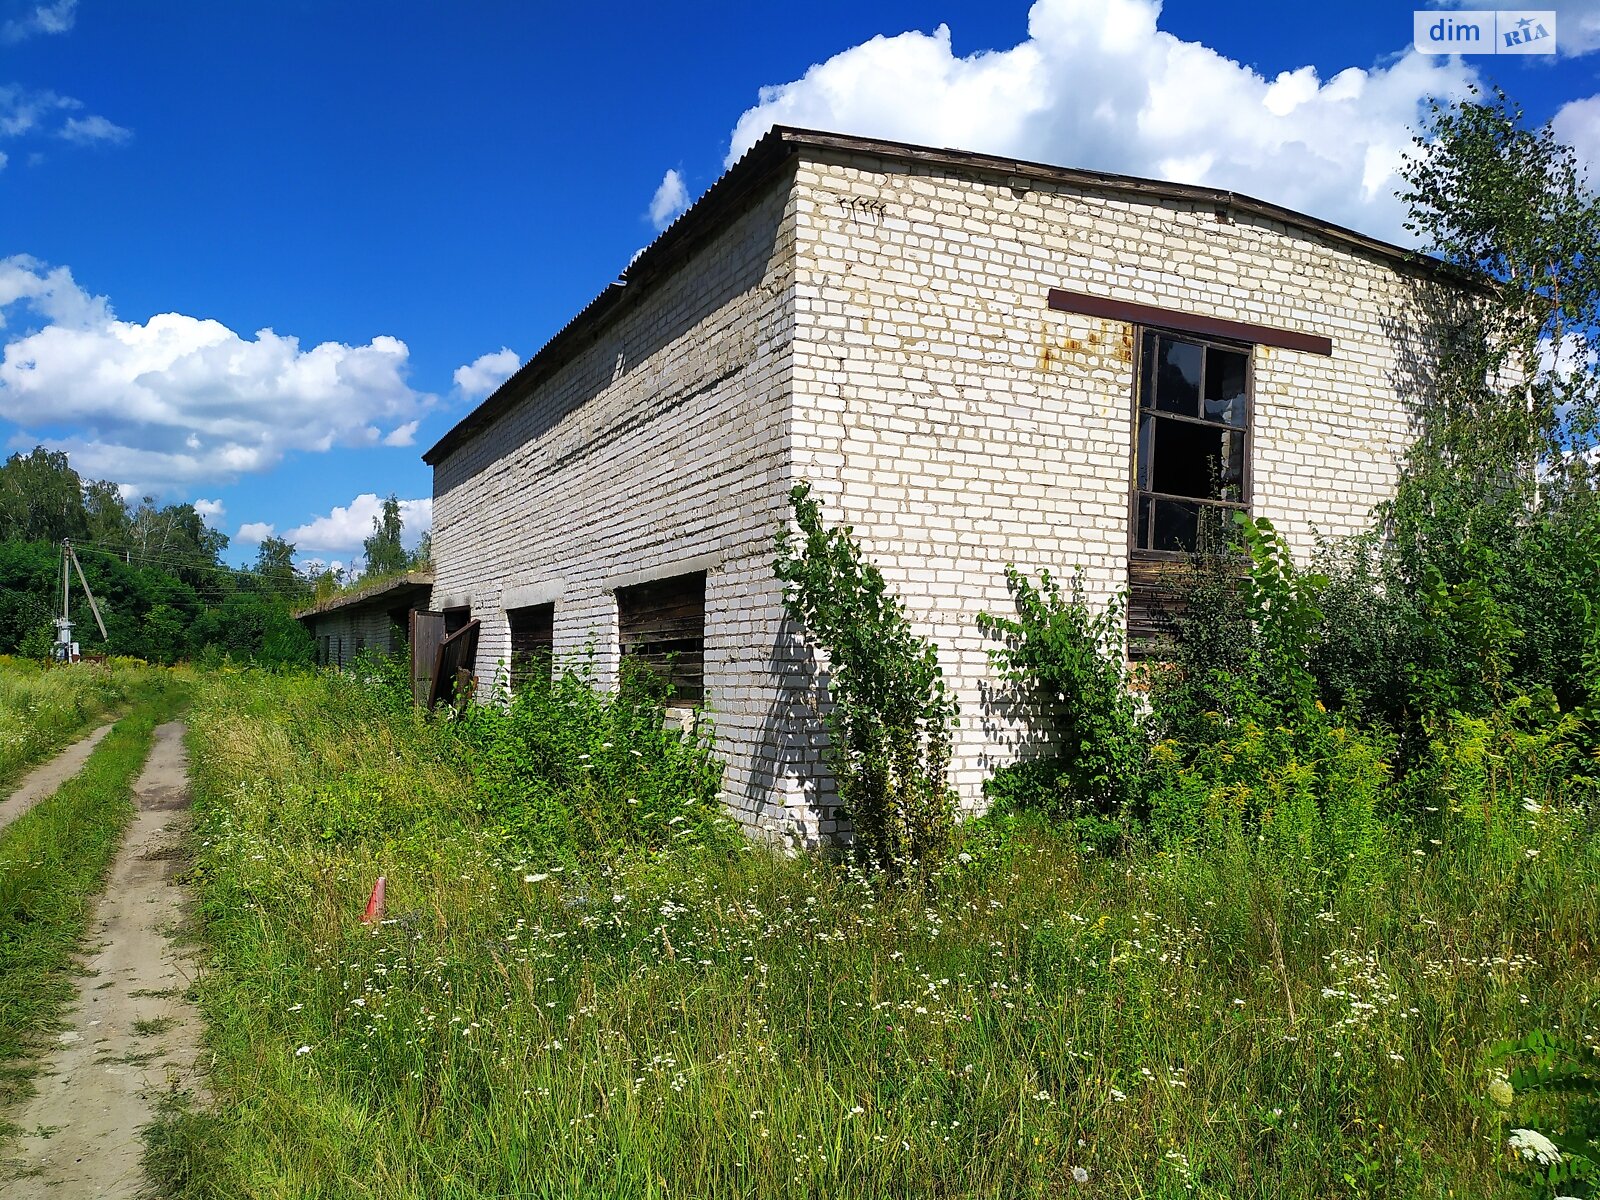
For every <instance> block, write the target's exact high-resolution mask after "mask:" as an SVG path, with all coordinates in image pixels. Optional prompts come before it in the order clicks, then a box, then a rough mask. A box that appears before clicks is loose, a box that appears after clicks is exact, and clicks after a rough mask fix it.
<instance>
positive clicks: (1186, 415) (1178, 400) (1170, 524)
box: [1133, 330, 1250, 555]
mask: <svg viewBox="0 0 1600 1200" xmlns="http://www.w3.org/2000/svg"><path fill="white" fill-rule="evenodd" d="M1137 390H1138V398H1139V413H1138V438H1137V442H1136V445H1135V446H1134V467H1133V477H1134V493H1135V494H1134V512H1133V520H1134V531H1133V549H1134V550H1135V551H1136V552H1144V553H1147V554H1155V555H1182V554H1193V553H1195V552H1197V551H1199V550H1201V549H1203V548H1205V547H1206V546H1207V545H1208V544H1209V543H1210V538H1211V535H1212V534H1213V533H1214V532H1217V531H1224V530H1226V528H1227V526H1228V525H1229V524H1230V523H1231V522H1232V520H1233V514H1234V513H1235V512H1241V511H1245V510H1246V509H1247V508H1248V507H1249V501H1250V496H1249V464H1250V449H1249V438H1250V430H1249V408H1250V353H1249V351H1248V350H1246V349H1243V348H1241V347H1237V346H1227V345H1221V344H1218V343H1215V342H1204V341H1198V340H1196V339H1193V338H1182V337H1175V336H1174V335H1172V334H1170V333H1161V332H1158V331H1156V330H1145V331H1144V332H1143V334H1142V342H1141V346H1140V355H1139V381H1138V386H1137Z"/></svg>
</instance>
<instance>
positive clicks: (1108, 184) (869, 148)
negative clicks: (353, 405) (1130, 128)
mask: <svg viewBox="0 0 1600 1200" xmlns="http://www.w3.org/2000/svg"><path fill="white" fill-rule="evenodd" d="M805 149H811V150H817V151H825V152H832V153H837V154H863V155H868V156H873V157H877V158H885V159H891V160H898V161H901V162H909V163H925V164H929V165H932V166H939V167H944V168H948V169H952V170H964V171H975V172H980V173H985V174H995V175H1000V176H1007V177H1011V178H1021V179H1026V180H1034V181H1038V182H1041V183H1062V184H1067V185H1069V186H1072V187H1077V188H1082V189H1085V190H1098V191H1101V192H1111V193H1113V194H1118V195H1127V196H1135V197H1140V198H1145V199H1157V200H1175V201H1182V202H1187V203H1195V204H1210V205H1215V206H1216V207H1218V208H1221V209H1226V210H1228V211H1229V212H1239V213H1249V214H1251V215H1253V216H1257V217H1261V218H1264V219H1266V220H1271V221H1276V222H1278V223H1279V224H1282V225H1285V226H1288V227H1289V228H1292V229H1298V230H1301V231H1303V232H1306V233H1311V234H1314V235H1316V236H1320V237H1325V238H1327V239H1328V240H1330V241H1333V242H1337V243H1340V244H1342V245H1344V246H1347V247H1349V248H1351V249H1353V250H1356V251H1358V252H1361V253H1365V254H1368V255H1371V256H1373V257H1376V258H1378V259H1380V260H1382V261H1384V262H1387V263H1388V264H1389V265H1391V266H1393V267H1394V268H1396V269H1397V270H1401V271H1405V272H1408V273H1411V274H1417V275H1422V276H1424V277H1430V278H1436V279H1439V280H1441V281H1443V282H1447V283H1452V284H1455V285H1457V286H1467V287H1474V288H1481V289H1484V290H1488V289H1487V285H1485V284H1484V283H1483V281H1482V280H1479V279H1478V278H1476V277H1475V276H1473V275H1471V274H1470V273H1468V272H1466V271H1463V270H1462V269H1460V268H1459V267H1455V266H1452V265H1451V264H1449V263H1446V262H1444V261H1443V260H1441V259H1437V258H1434V257H1432V256H1431V255H1428V254H1425V253H1423V252H1421V251H1418V250H1408V249H1406V248H1405V247H1403V246H1399V245H1396V244H1395V243H1393V242H1386V241H1384V240H1383V239H1382V238H1376V237H1372V236H1371V235H1369V234H1365V233H1361V232H1360V231H1358V230H1355V229H1351V228H1349V227H1347V226H1344V225H1339V224H1336V223H1335V222H1333V221H1326V220H1323V219H1322V218H1320V217H1313V216H1310V215H1309V214H1306V213H1302V212H1297V211H1296V210H1294V209H1292V208H1285V207H1284V206H1283V205H1281V204H1274V203H1272V202H1271V201H1267V200H1261V199H1258V198H1256V197H1254V196H1250V195H1246V194H1245V193H1243V192H1234V191H1228V190H1225V189H1222V188H1213V187H1205V186H1203V185H1200V184H1189V183H1172V182H1168V181H1165V180H1159V179H1147V178H1144V177H1141V176H1137V175H1118V174H1115V173H1112V172H1107V171H1091V170H1086V169H1083V168H1080V167H1060V166H1053V165H1051V164H1049V163H1041V162H1034V161H1032V160H1029V159H1019V158H1007V157H1005V156H1003V155H994V154H981V153H978V152H976V151H970V150H956V149H953V148H950V147H944V148H940V149H935V148H933V147H929V146H919V145H917V144H915V143H912V142H898V141H892V140H889V139H885V138H869V137H860V136H857V135H854V134H843V133H826V132H823V131H820V130H814V129H800V128H796V127H794V126H789V125H774V126H773V127H772V128H771V129H769V130H768V131H767V132H766V133H765V134H763V135H762V136H761V138H760V139H759V140H758V141H757V142H756V143H755V144H754V145H753V146H751V147H750V149H749V150H747V151H745V153H744V156H743V157H742V158H740V159H739V161H738V162H736V163H734V164H733V166H731V167H729V168H728V169H727V170H726V171H724V172H723V173H722V175H721V176H719V177H718V179H717V181H716V182H715V183H713V184H712V185H711V187H709V188H708V189H707V190H706V191H705V193H704V194H703V195H702V196H700V198H699V199H697V200H696V201H695V202H694V203H693V204H692V205H690V206H689V207H688V208H687V209H686V210H685V211H684V212H683V213H682V214H681V215H680V216H679V217H678V219H677V220H675V221H674V222H673V223H672V224H671V225H669V226H667V228H666V229H665V230H663V231H662V233H661V234H660V235H659V236H658V237H657V238H656V239H655V241H653V242H651V243H650V244H649V245H648V246H646V247H645V248H644V249H643V250H642V251H640V252H639V254H638V256H637V257H636V258H635V259H634V260H633V262H631V263H630V264H629V265H628V266H627V267H626V268H625V269H624V270H623V272H622V273H621V275H619V276H618V278H617V280H616V281H615V282H614V283H611V284H608V285H607V286H606V288H605V290H604V291H602V292H601V293H600V294H599V295H598V296H596V297H595V298H594V299H593V300H591V301H590V302H589V303H588V304H587V305H585V306H584V307H583V308H582V309H580V310H579V311H578V313H577V314H576V315H575V316H574V317H573V318H572V319H571V320H570V321H568V322H567V323H566V324H565V325H564V326H562V327H561V328H560V329H559V330H557V332H556V333H555V335H554V336H553V337H551V338H550V340H549V341H547V342H546V343H545V344H544V345H543V346H542V347H541V348H540V349H539V350H538V351H537V352H535V354H534V355H533V357H531V358H530V359H528V361H527V362H526V363H524V364H523V365H522V366H521V367H519V368H518V369H517V371H516V372H515V373H514V374H512V375H511V377H510V378H508V379H507V380H506V381H505V382H504V383H502V384H501V385H500V386H499V387H498V388H496V389H495V391H494V392H493V393H492V394H491V395H489V396H488V397H487V398H485V399H484V400H483V401H482V402H481V403H480V404H479V405H478V406H477V407H476V408H474V409H473V410H472V411H471V412H469V413H468V414H467V415H466V416H464V417H462V418H461V420H459V421H458V422H456V424H455V425H453V426H452V427H451V428H450V429H449V430H448V431H447V432H446V433H445V434H444V435H443V436H442V437H441V438H440V439H439V440H438V441H437V442H435V443H434V444H433V445H432V446H431V447H429V448H428V450H426V451H425V452H424V453H423V455H422V461H423V462H425V463H427V464H428V465H429V466H437V465H438V464H439V462H440V461H441V460H442V459H443V458H444V457H445V456H446V455H447V454H449V453H450V452H451V451H452V450H454V449H455V448H456V447H457V446H459V445H460V444H461V443H462V442H464V441H466V440H467V439H468V438H470V437H471V436H472V435H473V434H474V433H476V432H478V430H480V429H482V428H484V427H485V426H487V425H490V424H492V423H493V422H494V421H495V420H496V419H497V418H498V417H499V416H500V415H501V414H502V413H503V412H505V411H506V410H507V409H509V408H510V407H511V406H512V405H514V404H516V403H517V402H518V401H519V400H520V399H522V398H523V396H525V395H526V394H527V393H528V392H529V391H530V390H531V389H532V388H533V387H534V386H535V385H536V384H537V383H538V382H539V381H540V380H541V379H543V378H544V377H545V376H547V375H548V374H550V373H551V372H553V371H554V370H555V369H556V368H557V367H558V366H559V365H560V364H561V363H562V362H563V361H565V359H564V356H565V354H566V352H567V351H568V349H569V348H570V347H571V346H572V344H573V343H574V342H576V341H577V340H578V339H579V338H580V337H582V336H583V335H584V334H586V333H589V332H591V331H592V330H593V329H595V328H596V327H598V326H600V325H601V324H602V323H603V322H604V321H605V320H606V319H607V318H608V317H609V316H610V315H611V314H612V313H613V312H615V311H616V310H617V309H619V308H620V307H621V306H622V305H623V304H624V303H626V300H627V296H628V294H629V292H630V291H634V292H636V291H637V290H638V289H640V288H642V287H644V286H645V285H647V284H649V283H650V282H651V281H652V280H654V279H656V278H658V277H660V276H661V275H663V274H665V273H667V272H668V271H670V270H672V269H673V268H674V267H675V266H677V265H678V264H679V263H680V261H681V259H682V258H683V257H686V256H687V255H688V254H690V253H692V252H693V250H694V249H695V248H696V246H697V244H698V243H699V242H701V241H703V240H705V239H706V238H708V237H710V236H711V235H712V234H714V233H715V232H716V228H717V226H716V222H715V218H716V217H717V216H719V215H721V214H723V213H725V212H726V211H727V210H728V209H730V208H733V207H736V206H737V205H738V204H739V203H741V202H742V201H743V200H744V199H746V198H748V197H749V196H750V195H751V194H752V193H754V192H756V191H758V190H759V189H760V188H762V187H764V186H765V185H766V183H767V182H768V181H769V180H770V179H771V178H772V177H773V176H774V175H776V174H777V172H778V171H779V170H780V169H781V168H782V167H783V166H784V165H785V164H786V163H787V162H788V161H789V160H790V159H792V158H796V157H798V156H799V154H800V153H801V152H802V150H805Z"/></svg>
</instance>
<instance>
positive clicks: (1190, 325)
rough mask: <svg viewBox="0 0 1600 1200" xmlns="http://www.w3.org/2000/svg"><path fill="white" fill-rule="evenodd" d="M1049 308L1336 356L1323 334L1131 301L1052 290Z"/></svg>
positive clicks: (1061, 289) (1181, 331)
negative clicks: (1252, 323)
mask: <svg viewBox="0 0 1600 1200" xmlns="http://www.w3.org/2000/svg"><path fill="white" fill-rule="evenodd" d="M1050 307H1051V308H1053V309H1055V310H1056V311H1057V312H1069V313H1079V314H1081V315H1083V316H1086V317H1103V318H1105V319H1106V320H1108V321H1127V322H1128V323H1129V324H1132V325H1150V326H1154V327H1155V328H1157V329H1175V330H1177V331H1178V332H1179V333H1197V334H1200V335H1201V336H1203V337H1219V338H1227V339H1229V340H1231V341H1236V342H1251V343H1254V344H1255V345H1257V346H1278V347H1281V348H1282V349H1284V350H1303V351H1305V352H1306V353H1307V354H1321V355H1324V356H1327V355H1330V354H1332V353H1333V339H1332V338H1328V337H1323V336H1322V335H1321V334H1316V333H1301V332H1299V331H1297V330H1293V329H1275V328H1273V327H1272V326H1270V325H1251V324H1247V323H1246V322H1244V321H1228V320H1224V319H1223V318H1221V317H1206V316H1201V315H1200V314H1199V313H1186V312H1179V311H1177V310H1176V309H1171V308H1157V307H1156V306H1155V305H1153V304H1134V303H1133V302H1132V301H1128V300H1111V299H1108V298H1106V297H1104V296H1089V295H1085V294H1084V293H1082V292H1069V291H1067V290H1065V289H1064V288H1051V289H1050Z"/></svg>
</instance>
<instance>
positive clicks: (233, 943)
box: [149, 674, 1600, 1198]
mask: <svg viewBox="0 0 1600 1200" xmlns="http://www.w3.org/2000/svg"><path fill="white" fill-rule="evenodd" d="M191 737H192V739H193V748H194V753H193V756H192V762H193V769H194V771H195V776H196V777H195V785H196V803H197V831H196V838H197V853H198V860H197V863H196V866H195V876H196V878H197V880H198V883H199V889H200V895H201V906H202V912H203V918H204V937H205V940H206V944H207V947H208V953H209V956H210V962H211V965H210V970H209V972H208V973H207V974H206V976H205V977H204V979H203V982H202V985H201V987H202V999H203V1003H204V1007H205V1011H206V1013H207V1016H208V1018H209V1024H210V1030H211V1032H210V1037H211V1049H212V1050H213V1052H214V1054H215V1067H214V1070H213V1075H212V1085H213V1087H214V1089H215V1092H216V1095H217V1097H218V1104H217V1106H216V1108H215V1110H214V1111H213V1112H210V1113H205V1114H200V1113H184V1112H182V1111H174V1112H173V1113H172V1115H171V1116H170V1117H169V1119H168V1120H166V1121H165V1122H164V1123H163V1124H162V1125H160V1126H159V1127H158V1128H157V1129H156V1130H155V1131H154V1132H153V1134H152V1138H151V1152H150V1157H149V1162H150V1165H151V1166H152V1168H153V1169H154V1170H155V1171H156V1172H157V1173H158V1175H159V1176H160V1177H161V1178H162V1179H163V1180H164V1182H165V1183H166V1185H167V1186H168V1188H169V1189H170V1190H171V1192H172V1193H173V1194H174V1195H181V1196H214V1197H230V1198H233V1197H269V1196H270V1197H285V1198H287V1197H311V1196H317V1197H346V1196H348V1197H385V1198H392V1197H490V1196H495V1197H501V1196H519V1197H522V1196H539V1197H545V1196H548V1197H563V1196H572V1197H576V1196H585V1197H589V1196H616V1197H642V1196H685V1197H701V1196H761V1197H764V1198H765V1197H782V1196H795V1197H799V1196H818V1195H828V1196H847V1197H881V1196H891V1195H894V1196H913V1195H914V1196H1004V1197H1012V1196H1041V1197H1042V1196H1061V1195H1078V1194H1081V1195H1085V1196H1087V1195H1097V1196H1118V1197H1122V1196H1127V1197H1134V1196H1139V1197H1188V1196H1231V1197H1263V1198H1265V1197H1280V1196H1331V1195H1339V1196H1378V1195H1384V1196H1439V1197H1446V1196H1458V1197H1466V1196H1474V1197H1478V1196H1501V1195H1523V1194H1527V1193H1526V1191H1525V1190H1523V1188H1524V1185H1523V1184H1522V1183H1520V1182H1519V1177H1518V1176H1517V1175H1516V1173H1515V1171H1514V1166H1515V1164H1514V1163H1513V1162H1512V1159H1511V1156H1510V1155H1509V1153H1508V1151H1507V1149H1506V1134H1507V1131H1508V1130H1509V1129H1510V1128H1511V1127H1512V1126H1513V1125H1514V1124H1515V1122H1516V1119H1517V1115H1518V1109H1517V1107H1516V1104H1515V1103H1514V1104H1513V1105H1512V1106H1511V1107H1510V1108H1509V1109H1507V1108H1502V1107H1500V1106H1499V1105H1497V1104H1496V1103H1494V1102H1493V1101H1491V1100H1490V1099H1489V1098H1488V1091H1489V1085H1490V1083H1491V1080H1492V1078H1493V1076H1492V1071H1493V1064H1492V1062H1491V1059H1490V1053H1489V1052H1490V1048H1491V1047H1492V1046H1493V1045H1494V1044H1495V1043H1496V1042H1498V1041H1500V1040H1501V1039H1505V1038H1509V1037H1516V1036H1520V1035H1522V1034H1524V1033H1527V1032H1529V1031H1531V1030H1534V1029H1537V1028H1542V1027H1548V1028H1559V1029H1563V1030H1566V1031H1568V1032H1569V1033H1578V1034H1582V1035H1584V1036H1588V1037H1591V1038H1592V1037H1593V1035H1594V1033H1595V1031H1596V1030H1600V970H1597V962H1596V952H1597V946H1596V938H1597V936H1600V928H1597V926H1600V922H1597V920H1596V916H1597V914H1600V844H1597V841H1596V838H1595V833H1594V830H1593V829H1592V828H1591V827H1589V826H1588V825H1586V824H1584V821H1583V819H1582V818H1580V817H1579V816H1576V815H1573V814H1571V813H1563V812H1560V811H1548V810H1547V811H1543V812H1539V813H1531V812H1527V813H1524V812H1520V811H1519V813H1518V816H1517V818H1516V819H1515V820H1514V821H1510V822H1508V823H1506V824H1507V827H1506V828H1500V829H1496V830H1494V831H1492V836H1491V835H1490V833H1491V831H1487V830H1486V829H1485V826H1484V822H1482V821H1479V820H1475V819H1474V820H1469V819H1467V818H1466V816H1465V815H1464V814H1452V813H1450V812H1448V811H1446V812H1441V813H1437V814H1433V815H1431V816H1429V817H1428V819H1427V821H1426V822H1425V823H1423V824H1416V825H1407V826H1400V825H1396V826H1395V828H1394V829H1393V830H1392V836H1390V837H1389V838H1388V839H1387V840H1386V842H1385V844H1384V846H1383V848H1382V854H1381V856H1380V858H1379V861H1378V862H1377V863H1376V864H1374V866H1373V867H1372V868H1371V869H1370V870H1369V871H1368V872H1367V873H1366V875H1365V876H1364V877H1363V878H1361V879H1360V880H1359V881H1357V882H1351V883H1348V884H1345V885H1334V884H1330V883H1329V882H1328V880H1327V879H1326V878H1325V877H1324V876H1323V875H1321V874H1319V872H1318V870H1316V869H1314V868H1312V867H1311V866H1309V865H1307V864H1303V863H1302V864H1296V863H1295V862H1293V861H1286V860H1284V859H1283V858H1282V857H1281V856H1269V855H1268V852H1267V851H1266V850H1264V849H1263V848H1261V847H1260V846H1257V845H1255V844H1248V843H1244V842H1237V841H1236V842H1235V843H1233V844H1231V845H1229V846H1225V847H1222V848H1219V849H1214V850H1212V851H1210V852H1208V853H1206V854H1205V855H1193V856H1191V855H1182V854H1179V855H1174V854H1162V853H1156V852H1154V851H1153V850H1152V851H1148V852H1135V853H1132V854H1129V855H1126V856H1123V857H1119V858H1115V859H1110V858H1105V857H1102V856H1099V855H1096V854H1093V853H1088V852H1085V851H1080V850H1079V849H1077V848H1076V847H1075V846H1074V845H1073V844H1071V843H1070V842H1068V841H1065V840H1062V839H1061V838H1060V837H1059V836H1057V835H1055V834H1052V833H1051V832H1050V831H1049V830H1047V829H1045V828H1042V827H1037V826H1028V827H1025V826H1019V825H1007V824H991V823H987V822H984V823H974V824H970V825H969V826H968V827H967V828H966V830H965V831H964V834H963V837H964V839H965V840H964V842H963V844H962V845H961V846H960V847H959V854H958V855H957V856H956V857H955V858H953V859H952V860H951V863H950V866H949V867H948V868H947V869H946V870H945V871H944V872H943V873H942V874H941V875H939V876H938V877H937V878H936V879H935V880H934V881H933V883H932V886H931V887H929V888H926V889H924V888H921V887H916V888H888V889H884V888H882V887H878V886H873V885H870V884H869V883H868V882H867V881H865V880H863V879H862V878H861V877H860V876H859V875H857V874H855V873H853V872H852V871H851V870H849V869H846V868H843V867H840V866H838V865H834V864H829V863H826V862H824V861H822V860H820V859H817V858H815V857H812V856H804V855H802V856H798V857H791V858H785V857H782V856H780V855H776V854H774V853H771V852H769V851H767V850H765V849H761V848H757V847H755V846H745V847H744V848H743V849H739V850H734V851H731V852H730V851H727V850H719V849H695V848H680V849H673V848H670V847H669V848H668V849H666V850H663V851H660V852H657V853H654V854H652V855H650V856H643V855H627V854H624V855H620V856H615V857H601V858H598V859H596V858H588V859H586V858H585V857H584V856H581V855H579V856H575V857H574V856H566V857H560V858H557V859H550V860H548V861H545V860H539V861H533V860H529V859H528V858H526V857H525V856H524V855H522V854H521V853H519V852H518V851H517V850H516V849H515V848H514V847H515V846H516V844H517V843H516V842H514V841H512V840H509V839H507V838H506V837H504V836H503V833H502V831H501V830H500V827H499V826H497V825H496V824H495V823H493V822H490V821H486V820H481V819H480V818H479V817H478V816H476V815H475V813H474V804H473V802H472V797H473V796H474V794H475V792H474V786H475V785H474V782H473V779H474V773H475V772H476V771H479V770H480V769H481V768H482V766H483V764H482V763H479V762H475V761H474V759H473V756H472V755H471V754H470V753H468V752H466V751H465V750H464V746H463V742H462V740H461V739H460V738H458V737H457V736H455V735H454V734H453V733H452V731H451V730H450V728H449V725H448V723H438V724H434V725H429V724H426V723H424V722H422V721H421V720H419V719H417V718H414V717H413V716H411V715H410V714H409V713H407V712H405V711H403V710H402V709H400V708H398V707H395V708H390V707H387V706H385V705H384V704H383V703H382V702H381V701H380V700H379V699H378V698H376V697H375V696H374V695H373V694H372V693H370V692H367V691H363V690H362V689H361V688H360V687H359V686H357V685H355V684H352V683H349V682H346V681H341V680H338V679H329V678H316V677H271V676H266V675H260V674H232V675H226V676H219V677H216V678H214V679H211V680H209V681H207V682H205V683H204V684H203V685H202V686H201V688H200V692H199V698H198V704H197V709H196V711H195V713H194V716H193V718H192V724H191ZM586 761H587V760H586ZM680 815H681V814H680ZM669 820H670V819H669ZM379 874H383V875H386V876H387V880H388V912H387V917H386V919H385V920H384V921H383V922H382V923H381V924H379V925H377V926H375V927H372V928H368V927H364V926H362V925H361V924H360V922H359V918H360V915H361V911H362V907H363V905H364V904H365V902H366V899H367V894H368V891H369V889H370V888H371V887H372V884H373V881H374V880H375V878H376V877H377V876H378V875H379ZM1517 1103H1520V1098H1519V1100H1518V1102H1517Z"/></svg>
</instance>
